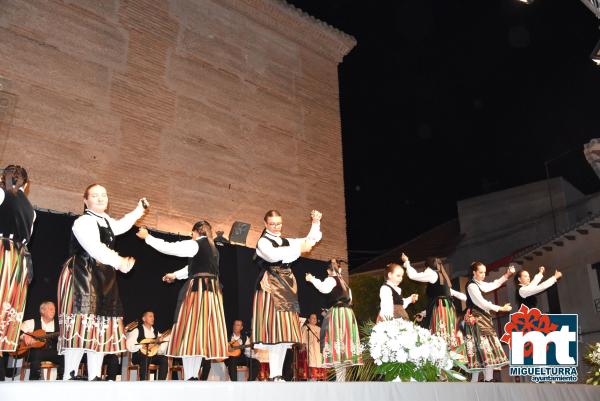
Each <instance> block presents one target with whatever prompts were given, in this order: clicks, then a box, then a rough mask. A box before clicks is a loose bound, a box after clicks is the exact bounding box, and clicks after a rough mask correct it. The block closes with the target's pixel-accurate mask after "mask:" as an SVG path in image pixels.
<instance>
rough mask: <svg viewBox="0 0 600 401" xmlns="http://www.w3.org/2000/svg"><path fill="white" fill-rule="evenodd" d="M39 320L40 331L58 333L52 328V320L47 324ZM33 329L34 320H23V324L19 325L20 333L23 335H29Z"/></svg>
mask: <svg viewBox="0 0 600 401" xmlns="http://www.w3.org/2000/svg"><path fill="white" fill-rule="evenodd" d="M41 320H42V330H44V331H45V332H46V333H53V332H55V331H58V327H54V319H52V320H50V321H49V322H45V321H44V319H41ZM34 328H35V320H34V319H29V320H25V321H24V322H23V323H21V332H23V333H31V332H32V331H33V329H34Z"/></svg>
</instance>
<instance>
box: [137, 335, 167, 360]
mask: <svg viewBox="0 0 600 401" xmlns="http://www.w3.org/2000/svg"><path fill="white" fill-rule="evenodd" d="M170 334H171V329H169V330H167V331H165V332H164V333H162V334H161V335H160V336H158V338H144V339H143V340H142V341H140V342H139V343H140V344H142V348H140V352H141V353H142V354H144V355H146V356H148V357H150V356H154V355H156V354H157V353H158V350H159V349H160V345H161V344H162V343H164V342H166V341H165V338H166V337H167V336H169V335H170Z"/></svg>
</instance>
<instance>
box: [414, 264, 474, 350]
mask: <svg viewBox="0 0 600 401" xmlns="http://www.w3.org/2000/svg"><path fill="white" fill-rule="evenodd" d="M402 262H404V268H405V269H406V274H407V275H408V278H410V279H411V280H414V281H419V282H422V283H427V290H426V291H427V297H428V298H429V304H428V306H427V310H426V311H425V319H424V322H423V325H424V326H425V327H428V328H429V329H430V330H431V332H432V333H433V334H437V335H438V336H440V337H442V338H443V339H444V340H446V343H447V344H448V348H449V349H450V350H452V351H454V352H457V353H459V354H463V355H464V347H462V344H463V337H462V333H461V332H460V330H459V328H458V319H457V318H456V309H455V308H454V302H453V301H452V297H455V298H457V299H460V300H461V301H466V300H467V296H466V295H465V294H463V293H462V292H458V291H454V290H453V289H452V283H451V282H450V276H449V275H448V273H447V272H446V268H445V267H444V264H443V263H442V261H441V260H440V259H438V258H427V266H428V267H427V268H426V269H425V270H424V271H422V272H420V273H417V271H416V270H415V268H414V267H412V266H411V265H410V260H409V259H408V256H406V255H405V254H402Z"/></svg>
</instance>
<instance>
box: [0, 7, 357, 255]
mask: <svg viewBox="0 0 600 401" xmlns="http://www.w3.org/2000/svg"><path fill="white" fill-rule="evenodd" d="M0 8H1V9H2V12H1V13H0V86H1V87H0V110H1V111H2V112H1V113H0V152H1V153H0V161H1V162H2V164H6V163H10V162H18V163H21V164H23V165H24V166H26V167H27V168H28V170H29V173H30V176H31V179H32V184H31V190H30V198H31V200H32V201H33V203H34V204H36V205H37V206H39V207H43V208H49V209H54V210H59V211H70V212H76V213H79V212H81V205H82V201H81V193H82V191H83V189H84V188H85V187H86V186H87V185H88V184H90V183H92V182H99V183H102V184H103V185H105V186H106V187H107V189H108V191H109V196H110V202H111V210H110V212H111V214H112V215H113V216H114V217H117V216H119V215H121V214H123V213H124V212H126V211H128V210H130V209H131V208H132V207H134V206H135V204H136V201H137V199H138V198H139V197H141V196H146V197H148V199H149V200H150V202H151V204H152V208H151V212H150V213H149V214H148V215H147V217H146V218H145V219H144V221H143V222H144V223H145V224H147V225H148V226H151V227H155V228H158V229H161V230H165V231H172V232H188V231H189V230H190V227H191V224H192V223H193V222H194V221H196V220H197V219H198V218H206V219H208V220H209V221H211V222H212V223H213V226H214V227H215V228H216V229H217V230H218V229H221V230H223V231H225V233H226V235H227V234H228V233H229V228H230V227H231V224H232V223H233V221H235V220H241V221H244V222H248V223H251V224H252V231H251V233H250V235H249V237H248V244H249V245H254V244H255V243H256V240H257V238H258V236H259V234H260V231H261V229H262V215H263V214H264V212H265V211H266V210H267V209H270V208H277V209H279V210H280V211H281V212H282V213H283V215H284V224H285V228H284V233H286V234H287V235H289V236H300V235H304V234H305V233H306V232H307V230H308V228H309V226H310V218H309V212H310V210H311V209H313V208H317V209H320V210H322V211H323V213H324V219H323V232H324V239H323V241H322V243H321V244H320V245H319V246H318V247H317V248H315V250H314V251H313V253H312V254H311V255H310V256H311V257H315V258H320V259H325V258H328V257H330V256H334V255H338V256H345V255H346V253H347V249H346V221H345V218H346V215H345V205H344V187H343V170H342V150H341V132H340V115H339V99H338V80H337V65H338V63H339V62H341V60H342V58H343V56H344V55H345V54H346V53H347V52H348V51H350V50H351V49H352V47H353V46H354V45H355V41H354V39H353V38H352V37H350V36H348V35H346V34H344V33H342V32H339V31H337V30H335V29H334V28H332V27H330V26H328V25H326V24H324V23H322V22H320V21H317V20H315V19H313V18H312V17H310V16H308V15H306V14H304V13H302V12H301V11H300V10H297V9H295V8H293V7H292V6H289V5H287V4H286V3H284V2H281V1H278V0H221V1H216V0H215V1H204V0H195V1H194V0H178V1H177V0H171V1H166V0H165V1H160V0H145V1H144V0H130V1H117V0H103V1H93V0H78V1H69V0H63V1H50V0H49V1H41V0H38V1H20V0H0ZM4 99H6V101H4Z"/></svg>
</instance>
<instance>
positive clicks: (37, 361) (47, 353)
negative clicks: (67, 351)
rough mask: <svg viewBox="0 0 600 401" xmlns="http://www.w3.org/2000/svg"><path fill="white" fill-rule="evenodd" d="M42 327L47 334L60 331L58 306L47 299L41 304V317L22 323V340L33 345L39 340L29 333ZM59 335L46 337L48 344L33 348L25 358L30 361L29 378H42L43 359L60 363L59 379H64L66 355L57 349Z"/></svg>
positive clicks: (28, 344)
mask: <svg viewBox="0 0 600 401" xmlns="http://www.w3.org/2000/svg"><path fill="white" fill-rule="evenodd" d="M39 329H42V330H44V331H45V332H46V333H47V334H48V333H56V332H57V331H58V319H57V317H56V307H55V306H54V303H53V302H50V301H45V302H42V304H41V305H40V317H37V318H35V319H29V320H26V321H24V322H23V324H22V325H21V332H22V334H21V337H20V339H21V342H22V343H24V344H25V345H27V346H31V345H33V344H34V343H36V342H37V341H38V340H37V339H36V338H34V337H31V336H29V335H28V334H27V333H32V332H33V331H35V330H39ZM38 339H39V338H38ZM57 340H58V339H57V337H56V336H54V337H48V338H46V341H45V342H46V345H45V346H43V347H42V348H31V349H30V350H29V356H26V357H25V358H26V359H25V360H26V361H29V364H30V368H29V369H30V370H29V380H40V375H41V369H40V365H41V363H42V362H43V361H48V362H52V363H54V364H56V365H58V368H57V371H58V372H57V379H58V380H62V377H63V370H64V357H63V356H62V355H58V352H57V350H56V344H57Z"/></svg>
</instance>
